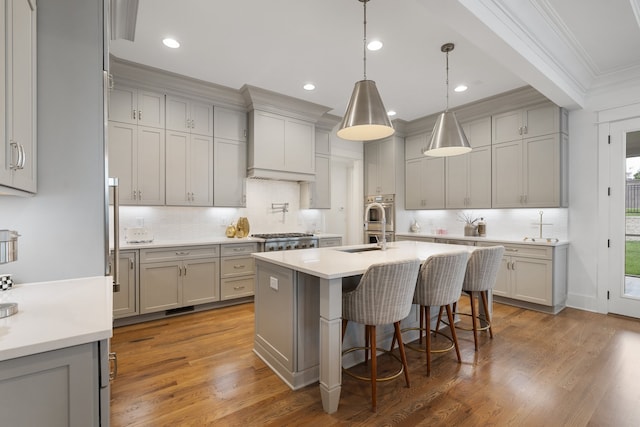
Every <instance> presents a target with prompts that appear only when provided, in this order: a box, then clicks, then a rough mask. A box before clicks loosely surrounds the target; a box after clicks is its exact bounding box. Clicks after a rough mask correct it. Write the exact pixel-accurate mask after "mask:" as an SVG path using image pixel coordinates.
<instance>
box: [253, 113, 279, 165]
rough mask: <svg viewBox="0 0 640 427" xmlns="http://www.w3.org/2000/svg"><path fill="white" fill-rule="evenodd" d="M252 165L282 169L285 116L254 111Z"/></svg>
mask: <svg viewBox="0 0 640 427" xmlns="http://www.w3.org/2000/svg"><path fill="white" fill-rule="evenodd" d="M253 121H254V131H253V138H254V144H253V165H252V166H253V167H255V168H262V169H273V170H284V151H285V143H284V141H285V139H284V135H285V118H284V117H279V116H275V115H271V114H267V113H263V112H261V111H255V112H254V120H253Z"/></svg>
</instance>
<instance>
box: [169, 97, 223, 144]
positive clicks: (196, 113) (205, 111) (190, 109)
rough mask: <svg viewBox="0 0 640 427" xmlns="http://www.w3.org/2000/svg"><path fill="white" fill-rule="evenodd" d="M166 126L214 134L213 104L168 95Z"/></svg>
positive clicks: (196, 132) (180, 130)
mask: <svg viewBox="0 0 640 427" xmlns="http://www.w3.org/2000/svg"><path fill="white" fill-rule="evenodd" d="M166 128H167V130H175V131H178V132H185V133H192V134H197V135H206V136H213V104H207V103H204V102H199V101H195V100H191V99H188V98H182V97H178V96H173V95H167V121H166Z"/></svg>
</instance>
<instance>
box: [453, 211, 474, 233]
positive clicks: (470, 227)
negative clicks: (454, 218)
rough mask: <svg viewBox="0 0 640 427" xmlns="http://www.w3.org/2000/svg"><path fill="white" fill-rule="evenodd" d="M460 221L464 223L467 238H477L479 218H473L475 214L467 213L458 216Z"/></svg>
mask: <svg viewBox="0 0 640 427" xmlns="http://www.w3.org/2000/svg"><path fill="white" fill-rule="evenodd" d="M458 219H459V220H460V221H462V222H464V235H465V236H476V235H477V234H478V226H477V225H476V222H477V221H478V219H479V218H473V212H472V213H470V214H469V213H467V212H462V213H460V214H458Z"/></svg>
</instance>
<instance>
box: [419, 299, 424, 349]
mask: <svg viewBox="0 0 640 427" xmlns="http://www.w3.org/2000/svg"><path fill="white" fill-rule="evenodd" d="M418 310H419V311H420V329H418V337H419V340H418V342H419V343H420V344H422V328H424V306H423V305H419V306H418Z"/></svg>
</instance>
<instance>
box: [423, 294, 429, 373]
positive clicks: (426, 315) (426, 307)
mask: <svg viewBox="0 0 640 427" xmlns="http://www.w3.org/2000/svg"><path fill="white" fill-rule="evenodd" d="M424 311H425V317H426V318H427V340H426V341H427V345H426V348H425V350H426V353H427V376H429V375H431V325H430V322H429V319H430V318H431V316H430V313H429V306H428V305H427V306H425V307H424Z"/></svg>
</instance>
